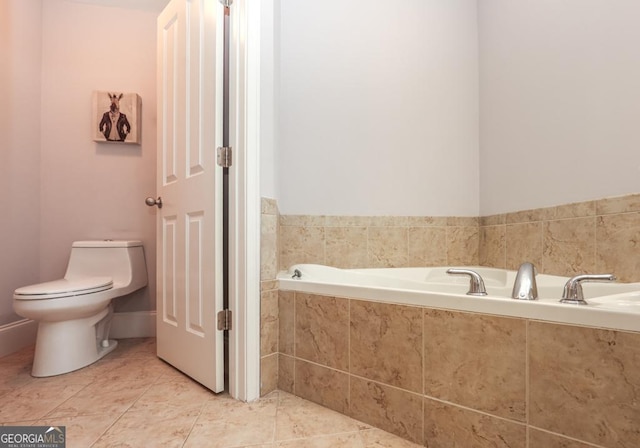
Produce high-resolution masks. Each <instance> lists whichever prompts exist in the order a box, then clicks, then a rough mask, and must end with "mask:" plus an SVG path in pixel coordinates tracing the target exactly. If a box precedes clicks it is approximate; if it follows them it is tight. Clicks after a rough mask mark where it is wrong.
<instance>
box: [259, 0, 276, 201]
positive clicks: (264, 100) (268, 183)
mask: <svg viewBox="0 0 640 448" xmlns="http://www.w3.org/2000/svg"><path fill="white" fill-rule="evenodd" d="M279 3H280V2H279V0H262V1H261V2H260V12H261V20H260V194H261V196H262V197H267V198H276V197H277V196H278V186H277V165H278V162H277V151H276V128H277V113H276V90H275V89H276V68H277V64H276V61H277V54H276V50H277V48H276V33H277V32H278V31H277V30H278V23H277V22H276V20H277V19H278V14H279Z"/></svg>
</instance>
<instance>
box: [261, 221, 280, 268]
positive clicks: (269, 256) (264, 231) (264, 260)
mask: <svg viewBox="0 0 640 448" xmlns="http://www.w3.org/2000/svg"><path fill="white" fill-rule="evenodd" d="M277 275H278V217H277V216H275V215H261V229H260V279H261V280H272V279H275V278H276V276H277Z"/></svg>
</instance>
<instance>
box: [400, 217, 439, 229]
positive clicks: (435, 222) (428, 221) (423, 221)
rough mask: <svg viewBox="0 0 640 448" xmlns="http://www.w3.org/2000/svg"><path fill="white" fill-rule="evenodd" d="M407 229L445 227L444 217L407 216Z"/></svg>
mask: <svg viewBox="0 0 640 448" xmlns="http://www.w3.org/2000/svg"><path fill="white" fill-rule="evenodd" d="M407 225H408V226H409V227H445V226H446V225H447V217H446V216H409V218H408V220H407Z"/></svg>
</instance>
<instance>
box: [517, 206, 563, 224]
mask: <svg viewBox="0 0 640 448" xmlns="http://www.w3.org/2000/svg"><path fill="white" fill-rule="evenodd" d="M555 214H556V208H555V207H547V208H536V209H532V210H520V211H517V212H512V213H507V217H506V221H507V224H520V223H531V222H539V221H545V220H549V219H554V218H555Z"/></svg>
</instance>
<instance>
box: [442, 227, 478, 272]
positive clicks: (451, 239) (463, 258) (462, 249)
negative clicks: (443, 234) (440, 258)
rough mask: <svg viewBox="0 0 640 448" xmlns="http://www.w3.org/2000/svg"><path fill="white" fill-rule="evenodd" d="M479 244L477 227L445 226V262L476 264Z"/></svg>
mask: <svg viewBox="0 0 640 448" xmlns="http://www.w3.org/2000/svg"><path fill="white" fill-rule="evenodd" d="M479 244H480V229H479V227H447V264H448V265H450V266H474V265H477V264H478V250H479Z"/></svg>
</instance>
